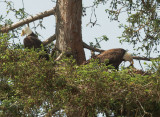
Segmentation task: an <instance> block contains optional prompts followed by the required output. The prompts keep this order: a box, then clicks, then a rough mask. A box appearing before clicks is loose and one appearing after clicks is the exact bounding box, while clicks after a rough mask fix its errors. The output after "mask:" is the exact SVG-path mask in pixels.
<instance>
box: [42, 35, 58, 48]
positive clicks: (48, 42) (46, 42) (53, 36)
mask: <svg viewBox="0 0 160 117" xmlns="http://www.w3.org/2000/svg"><path fill="white" fill-rule="evenodd" d="M54 40H56V35H55V34H54V35H52V36H51V37H49V38H48V39H47V40H45V41H43V42H42V43H43V45H44V46H46V45H48V44H50V43H51V42H53V41H54Z"/></svg>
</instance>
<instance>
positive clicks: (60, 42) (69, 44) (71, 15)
mask: <svg viewBox="0 0 160 117" xmlns="http://www.w3.org/2000/svg"><path fill="white" fill-rule="evenodd" d="M81 16H82V0H57V6H56V46H57V48H58V49H59V50H61V52H63V53H67V52H71V53H72V55H73V57H74V58H75V60H76V62H77V64H78V65H80V64H82V63H83V62H84V61H85V60H86V58H85V53H84V49H83V43H82V31H81V23H82V22H81Z"/></svg>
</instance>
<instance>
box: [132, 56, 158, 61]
mask: <svg viewBox="0 0 160 117" xmlns="http://www.w3.org/2000/svg"><path fill="white" fill-rule="evenodd" d="M133 59H135V60H145V61H151V59H156V58H147V57H140V56H133Z"/></svg>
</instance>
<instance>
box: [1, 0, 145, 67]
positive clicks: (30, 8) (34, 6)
mask: <svg viewBox="0 0 160 117" xmlns="http://www.w3.org/2000/svg"><path fill="white" fill-rule="evenodd" d="M11 1H13V2H14V5H15V8H17V9H18V8H22V7H23V4H22V1H23V2H24V8H25V11H26V12H27V13H29V14H31V15H33V16H34V15H36V14H38V13H40V12H44V11H46V10H49V9H51V8H53V7H54V6H55V3H54V2H51V0H11ZM93 1H94V0H83V6H84V7H87V6H91V5H93ZM108 7H109V5H108V4H105V5H99V6H98V7H97V8H96V11H95V12H96V16H97V24H99V25H96V26H94V27H91V25H88V26H87V24H88V23H89V22H90V17H91V12H92V8H88V9H87V10H86V14H87V15H86V16H85V17H82V39H83V41H84V42H86V43H87V44H89V42H95V38H98V37H101V36H103V35H106V36H107V37H108V38H109V41H107V42H102V43H100V44H101V48H102V49H104V50H108V49H112V48H124V49H127V50H128V52H129V53H136V52H135V51H134V49H133V46H132V45H129V44H127V43H123V44H120V43H119V39H118V38H117V37H119V36H121V34H122V31H123V29H119V28H118V26H119V24H120V23H119V22H116V21H112V22H111V21H110V20H109V19H108V14H107V13H106V12H105V9H106V8H108ZM0 8H1V13H0V15H1V14H3V13H5V12H6V10H5V6H4V4H3V3H2V2H0ZM10 17H11V19H12V20H13V21H14V22H15V23H16V22H18V20H16V19H15V18H14V16H10ZM92 20H93V21H94V20H95V18H94V17H93V18H92ZM120 21H121V22H124V23H125V21H126V16H124V15H121V16H120ZM34 24H37V21H35V22H34V23H30V27H31V28H32V27H33V25H34ZM43 24H44V26H45V27H46V29H41V28H38V29H37V30H36V31H37V32H38V33H40V34H41V35H42V37H39V38H40V39H41V40H42V41H44V40H45V39H47V38H48V37H50V36H52V35H53V34H54V33H55V17H54V16H49V17H46V18H44V19H43ZM33 31H34V30H33ZM23 38H24V37H20V40H21V42H22V43H23ZM15 41H16V40H15ZM85 53H86V58H87V59H89V58H90V51H89V50H87V49H85ZM125 63H126V64H125V65H129V62H125ZM134 63H135V67H136V68H138V69H140V68H141V67H140V65H139V62H138V61H136V60H134ZM142 64H143V61H142Z"/></svg>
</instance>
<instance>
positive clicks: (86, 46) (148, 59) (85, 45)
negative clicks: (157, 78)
mask: <svg viewBox="0 0 160 117" xmlns="http://www.w3.org/2000/svg"><path fill="white" fill-rule="evenodd" d="M83 47H84V48H87V49H89V50H92V51H95V52H100V53H101V52H103V51H105V50H101V49H97V48H93V47H91V46H89V45H87V44H86V43H85V42H83ZM133 59H135V60H144V61H151V60H153V59H158V58H147V57H140V56H133Z"/></svg>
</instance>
